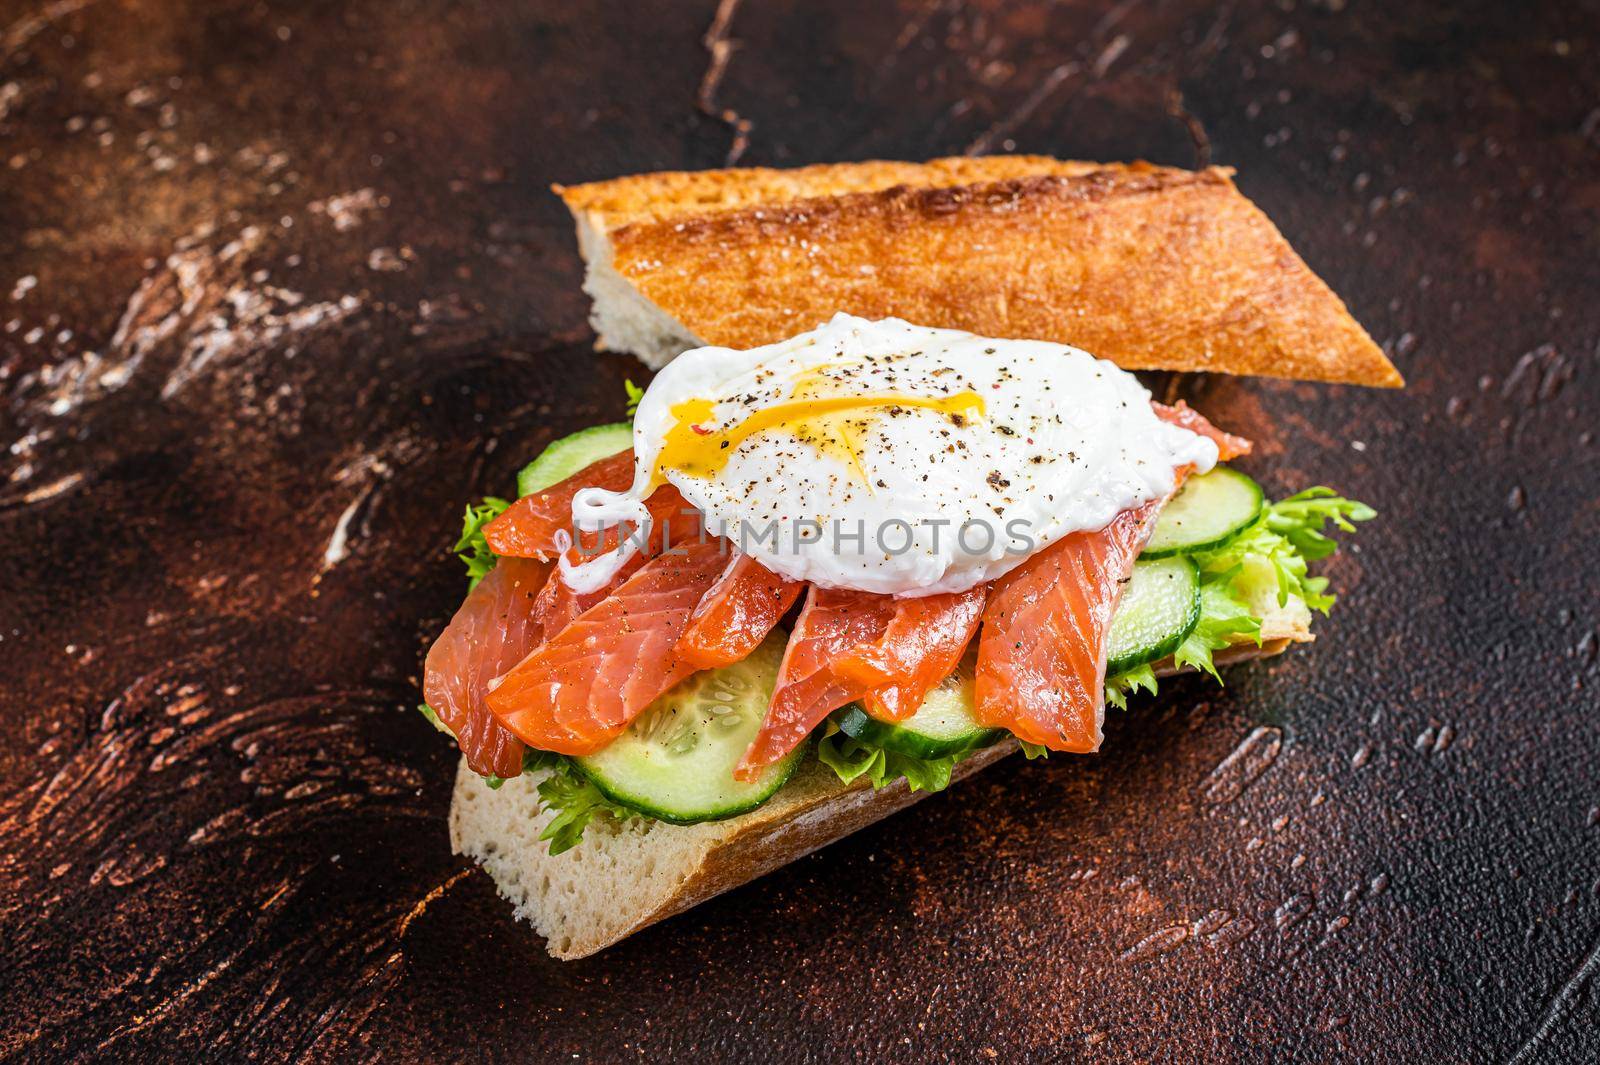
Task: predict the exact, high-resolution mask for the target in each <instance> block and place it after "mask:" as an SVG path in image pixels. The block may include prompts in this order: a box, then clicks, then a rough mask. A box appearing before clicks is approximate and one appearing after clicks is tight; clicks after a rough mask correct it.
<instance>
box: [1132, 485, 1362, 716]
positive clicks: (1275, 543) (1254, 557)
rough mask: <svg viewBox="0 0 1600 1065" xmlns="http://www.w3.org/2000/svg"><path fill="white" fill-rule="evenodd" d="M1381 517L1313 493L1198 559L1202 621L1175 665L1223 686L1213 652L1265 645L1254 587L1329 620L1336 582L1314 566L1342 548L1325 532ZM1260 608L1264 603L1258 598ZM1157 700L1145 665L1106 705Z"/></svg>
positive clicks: (1329, 494)
mask: <svg viewBox="0 0 1600 1065" xmlns="http://www.w3.org/2000/svg"><path fill="white" fill-rule="evenodd" d="M1376 516H1377V512H1376V511H1374V510H1373V509H1372V508H1371V507H1369V506H1367V505H1366V504H1365V503H1360V502H1357V501H1356V500H1353V499H1345V498H1344V497H1342V496H1338V495H1335V494H1334V492H1333V489H1331V488H1322V487H1317V488H1308V489H1306V490H1305V491H1304V492H1300V493H1297V494H1295V495H1292V496H1290V497H1289V498H1288V499H1284V500H1280V501H1279V502H1277V503H1273V504H1271V505H1270V506H1268V507H1267V508H1266V510H1265V511H1264V512H1263V513H1262V516H1261V520H1260V521H1258V522H1257V523H1256V524H1255V525H1253V526H1251V527H1250V528H1249V529H1247V530H1246V531H1245V532H1244V533H1242V534H1241V535H1239V536H1238V537H1236V538H1235V539H1234V540H1233V541H1232V542H1231V543H1228V544H1225V545H1223V546H1222V547H1220V548H1218V549H1217V550H1215V551H1204V552H1200V553H1197V554H1195V555H1193V556H1192V557H1193V558H1194V560H1195V563H1196V564H1197V565H1198V566H1199V567H1200V582H1201V583H1200V621H1199V623H1198V624H1196V625H1195V628H1194V631H1193V632H1191V633H1190V634H1189V636H1188V638H1187V639H1185V640H1184V642H1183V643H1182V644H1181V645H1180V646H1179V647H1178V650H1177V651H1176V652H1174V653H1173V656H1172V657H1173V661H1174V663H1175V664H1176V665H1178V666H1185V667H1189V668H1192V669H1195V670H1198V671H1200V672H1203V673H1207V674H1209V675H1210V676H1211V677H1212V678H1213V679H1214V680H1216V681H1217V683H1219V684H1220V683H1222V678H1221V677H1220V676H1219V675H1218V673H1217V667H1216V663H1215V662H1214V661H1213V660H1212V654H1213V652H1216V651H1220V650H1222V649H1223V648H1224V647H1228V646H1231V645H1233V644H1236V643H1238V642H1240V641H1239V639H1238V637H1239V636H1241V635H1245V636H1249V637H1251V638H1252V640H1253V641H1254V642H1255V643H1256V644H1258V645H1259V644H1260V642H1261V638H1260V633H1261V619H1260V618H1259V617H1257V616H1256V613H1255V611H1254V610H1253V609H1252V608H1251V606H1250V602H1251V595H1250V592H1251V590H1252V582H1256V581H1260V580H1262V579H1263V578H1262V576H1261V575H1263V574H1264V575H1265V579H1266V580H1269V581H1271V582H1272V585H1268V586H1267V587H1272V586H1273V585H1275V591H1276V599H1277V604H1278V606H1279V607H1280V608H1282V607H1285V606H1287V605H1288V604H1289V602H1290V600H1291V599H1298V600H1300V601H1302V602H1304V603H1305V604H1306V606H1307V607H1308V608H1310V609H1312V610H1318V611H1321V612H1322V613H1324V614H1326V613H1327V612H1328V611H1329V610H1330V609H1332V607H1333V602H1334V596H1332V595H1330V594H1328V591H1327V588H1328V579H1327V578H1326V577H1313V576H1311V575H1310V574H1309V573H1308V571H1307V563H1309V562H1315V561H1317V560H1319V559H1324V558H1327V557H1328V556H1329V555H1331V554H1333V553H1334V552H1335V551H1337V550H1338V548H1339V545H1338V543H1337V542H1336V541H1335V540H1334V539H1333V537H1331V536H1329V535H1328V534H1327V533H1326V532H1324V531H1323V530H1324V529H1326V528H1327V527H1328V525H1329V524H1332V525H1333V527H1334V528H1336V529H1338V530H1340V531H1342V532H1347V533H1349V532H1355V531H1356V527H1355V524H1354V523H1355V522H1358V521H1370V520H1371V519H1372V518H1374V517H1376ZM1257 601H1258V602H1259V600H1257ZM1141 691H1142V692H1148V693H1150V694H1152V695H1153V694H1155V691H1156V675H1155V673H1154V672H1153V671H1152V670H1151V668H1150V667H1149V666H1148V665H1146V666H1140V667H1138V668H1137V669H1132V670H1129V671H1128V672H1126V673H1123V674H1121V675H1120V676H1115V677H1110V678H1107V680H1106V701H1107V702H1109V703H1111V704H1112V705H1113V706H1116V707H1118V708H1119V709H1127V705H1128V696H1129V695H1131V694H1133V693H1135V692H1141Z"/></svg>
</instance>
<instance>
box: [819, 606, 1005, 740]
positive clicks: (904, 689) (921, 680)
mask: <svg viewBox="0 0 1600 1065" xmlns="http://www.w3.org/2000/svg"><path fill="white" fill-rule="evenodd" d="M987 593H988V586H987V585H981V584H980V585H978V586H977V587H976V588H969V589H968V590H967V591H964V592H948V593H943V594H940V595H930V596H926V597H924V598H921V599H896V600H895V601H894V607H895V612H894V616H893V617H892V618H890V620H889V624H888V625H887V626H886V627H885V629H884V632H883V635H882V636H881V637H879V638H878V640H877V641H875V642H872V643H867V644H863V645H861V646H859V647H857V648H856V649H855V650H854V651H853V652H851V653H849V654H847V655H846V656H845V657H844V658H842V659H840V660H839V661H838V662H837V663H836V664H835V665H834V667H833V668H834V671H835V672H836V673H838V674H839V675H840V676H842V677H846V678H849V679H851V680H855V681H859V682H861V683H863V684H867V685H870V686H871V690H869V691H868V692H866V694H864V695H863V696H861V704H862V706H864V707H865V708H866V711H867V713H869V714H871V715H872V716H873V717H875V718H878V719H879V720H882V721H904V720H905V719H906V718H908V717H910V716H911V715H912V714H915V713H916V712H917V710H918V709H920V708H921V706H922V702H923V700H924V699H926V698H927V697H928V693H929V692H930V691H932V690H933V689H934V688H936V687H937V686H938V685H939V684H940V683H942V682H943V681H944V679H945V678H946V677H948V676H949V675H950V674H952V673H954V672H955V670H956V666H957V664H958V663H960V661H961V656H962V655H963V654H964V653H965V652H966V650H967V645H968V644H970V643H971V642H972V637H973V635H974V634H976V633H977V631H978V621H979V619H980V618H981V617H982V615H983V603H984V599H985V597H986V595H987Z"/></svg>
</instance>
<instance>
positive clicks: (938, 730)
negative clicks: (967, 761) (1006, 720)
mask: <svg viewBox="0 0 1600 1065" xmlns="http://www.w3.org/2000/svg"><path fill="white" fill-rule="evenodd" d="M974 666H975V662H974V659H973V658H972V656H971V655H969V656H967V657H966V658H964V659H962V661H961V665H960V666H959V667H957V669H956V671H955V672H954V673H952V674H950V676H948V677H946V678H945V680H944V682H943V683H942V684H940V685H939V686H938V687H937V688H935V689H933V691H931V692H929V693H928V698H927V699H925V700H924V701H923V703H922V706H921V707H919V708H918V709H917V712H916V713H914V714H912V715H911V716H910V717H908V718H906V719H905V720H904V721H899V722H889V721H879V720H878V719H877V718H875V717H872V716H870V715H869V714H868V713H867V712H866V711H865V710H863V709H862V708H861V707H860V705H858V704H856V703H851V704H850V705H848V706H846V707H844V708H842V709H840V710H836V711H835V712H834V715H833V720H834V723H835V724H837V725H838V726H839V731H840V732H843V733H844V734H845V735H847V736H850V737H852V738H853V739H858V740H860V741H862V742H863V743H870V744H872V745H873V746H875V747H882V748H883V749H884V750H886V751H895V752H897V753H899V754H904V755H909V756H910V757H912V758H944V757H946V756H947V755H952V754H960V753H961V752H963V751H970V750H973V749H975V748H978V747H987V746H989V745H990V744H991V743H994V742H996V741H997V740H999V739H1001V738H1002V737H1004V736H1005V734H1006V732H1005V729H997V728H984V727H983V726H982V725H980V724H978V721H977V718H975V717H974V716H973V714H972V705H973V704H972V678H973V670H974Z"/></svg>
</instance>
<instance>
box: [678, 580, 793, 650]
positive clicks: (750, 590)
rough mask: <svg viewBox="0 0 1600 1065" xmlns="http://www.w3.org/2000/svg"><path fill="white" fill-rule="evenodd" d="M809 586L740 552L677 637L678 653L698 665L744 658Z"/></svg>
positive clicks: (701, 599) (695, 609)
mask: <svg viewBox="0 0 1600 1065" xmlns="http://www.w3.org/2000/svg"><path fill="white" fill-rule="evenodd" d="M804 588H805V585H804V583H802V582H800V581H791V580H785V579H784V578H783V577H780V576H778V575H777V574H776V573H773V572H772V571H771V570H769V569H768V568H767V567H765V566H763V565H762V564H761V563H759V562H757V561H756V560H755V559H753V558H751V557H750V556H749V555H746V554H743V553H741V552H735V553H734V554H733V556H732V557H731V558H729V559H728V564H727V566H726V567H725V568H724V569H723V571H722V575H721V576H719V577H718V578H717V580H716V583H715V584H713V585H712V586H711V587H710V588H709V589H708V590H707V591H706V594H705V595H704V596H702V597H701V598H700V602H699V603H698V604H696V606H695V608H694V612H693V613H692V614H690V615H689V624H688V625H687V626H686V627H685V628H684V630H683V635H682V636H680V637H678V645H677V647H676V648H675V650H676V651H677V653H678V655H679V657H681V658H683V659H684V660H685V661H687V662H690V663H692V664H693V665H694V666H695V667H696V668H697V669H719V668H721V667H722V666H728V665H732V664H733V663H735V662H741V661H743V660H744V659H745V658H746V657H748V656H749V654H750V652H752V651H754V650H755V649H756V648H757V647H759V646H760V645H761V641H762V640H765V639H766V638H767V634H768V633H769V632H771V631H772V630H773V628H774V627H775V626H776V625H777V624H778V622H779V621H780V620H781V619H782V618H783V616H784V615H785V614H787V613H788V612H789V608H790V607H792V606H794V602H795V600H796V599H798V598H800V592H801V591H802V590H803V589H804Z"/></svg>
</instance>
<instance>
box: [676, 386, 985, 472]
mask: <svg viewBox="0 0 1600 1065" xmlns="http://www.w3.org/2000/svg"><path fill="white" fill-rule="evenodd" d="M795 391H796V394H799V393H800V392H801V391H803V390H802V389H798V388H797V389H796V390H795ZM715 407H716V402H715V401H714V400H709V399H689V400H684V401H683V402H682V403H676V404H674V405H673V406H672V416H673V418H674V422H673V425H672V428H671V429H668V430H667V434H666V437H665V439H664V440H663V441H662V446H661V454H660V455H659V456H658V457H657V459H656V466H655V469H654V470H652V471H651V481H652V484H653V485H659V484H661V483H664V481H665V479H666V478H665V474H666V472H667V471H668V470H673V471H675V472H678V473H683V474H687V475H688V476H690V477H698V478H710V477H715V476H716V475H717V474H718V473H720V472H721V471H722V469H723V467H725V466H727V464H728V460H729V459H730V458H731V457H732V456H733V453H734V452H735V451H737V450H738V448H739V445H740V444H742V443H744V442H745V441H746V440H748V439H749V438H750V437H752V436H754V435H756V434H757V433H764V432H767V431H768V430H771V429H784V430H787V431H788V433H789V435H790V436H793V437H794V438H795V439H797V440H801V441H804V442H806V443H808V444H811V445H813V446H814V447H816V448H817V450H818V451H820V452H822V453H823V454H830V453H832V454H835V455H836V456H837V457H839V458H841V459H843V460H844V461H845V462H846V463H847V464H848V465H849V466H850V467H851V468H852V469H854V470H855V471H856V473H857V475H858V476H861V477H862V478H863V479H865V478H864V475H863V474H862V470H861V448H860V443H859V435H860V432H861V430H862V429H864V428H865V427H866V425H867V423H868V421H869V420H870V418H871V417H874V416H876V415H877V414H879V413H882V412H883V411H886V410H888V409H890V408H895V407H898V408H916V409H922V410H935V411H938V412H940V413H941V414H945V415H948V416H950V417H951V418H952V419H954V420H956V424H958V425H959V424H961V419H964V418H965V419H971V418H981V417H983V414H984V404H983V397H982V396H980V395H978V394H977V393H976V392H971V391H968V392H957V393H955V394H954V395H949V396H937V397H935V396H895V395H884V396H823V397H818V398H806V399H791V400H788V401H787V402H784V403H777V404H774V405H773V406H770V407H765V408H763V409H761V410H758V411H756V412H754V413H753V414H751V415H750V416H749V417H748V418H746V419H744V421H741V422H738V423H736V424H734V425H731V426H729V427H727V428H726V429H719V428H717V427H716V426H715V425H714V423H713V422H712V411H713V409H714V408H715Z"/></svg>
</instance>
